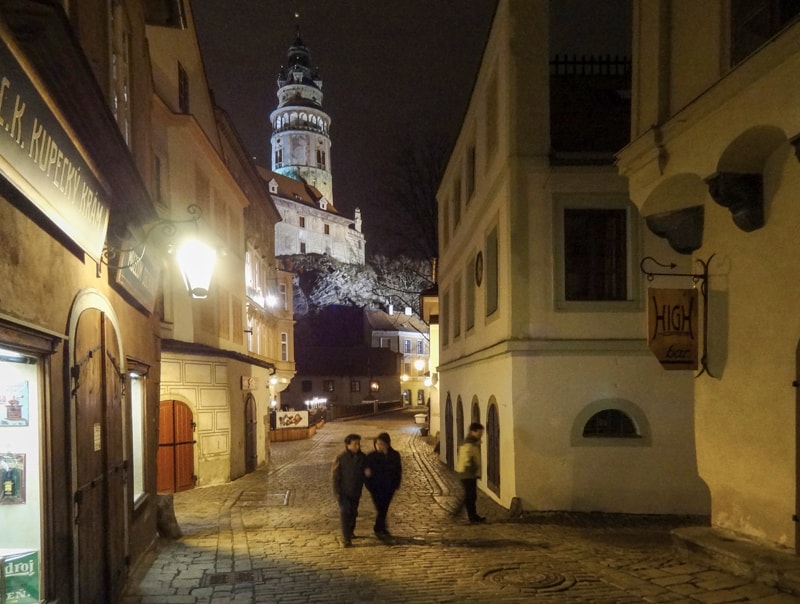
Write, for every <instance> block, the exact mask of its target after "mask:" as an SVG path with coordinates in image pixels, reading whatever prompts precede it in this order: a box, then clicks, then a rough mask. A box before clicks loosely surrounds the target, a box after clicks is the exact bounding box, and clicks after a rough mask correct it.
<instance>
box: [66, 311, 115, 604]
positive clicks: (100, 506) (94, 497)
mask: <svg viewBox="0 0 800 604" xmlns="http://www.w3.org/2000/svg"><path fill="white" fill-rule="evenodd" d="M119 351H120V347H119V342H118V340H117V336H116V332H115V330H114V326H113V325H112V323H111V321H110V320H109V319H108V317H107V316H106V315H105V314H104V313H103V312H101V311H99V310H97V309H89V310H86V311H84V312H83V313H81V315H80V317H79V319H78V323H77V327H76V331H75V346H74V358H73V359H72V361H73V363H72V377H73V378H74V382H73V384H74V391H73V396H74V399H73V400H74V415H75V417H74V424H73V426H74V427H73V431H74V435H75V440H74V447H73V453H72V454H73V468H74V471H75V475H74V482H73V484H74V491H73V495H72V500H73V521H74V530H73V551H74V559H73V564H74V566H73V576H74V577H75V581H76V586H75V592H76V594H77V599H78V601H80V602H114V601H117V600H118V598H119V597H120V595H121V593H122V588H123V586H124V583H125V577H126V574H127V568H126V561H125V559H126V553H127V543H126V535H127V517H128V514H127V495H126V493H127V491H126V482H127V481H126V471H125V470H126V468H125V456H124V442H125V440H124V435H123V427H124V425H125V424H124V422H123V404H122V395H123V381H122V380H123V375H122V363H121V360H120V355H119Z"/></svg>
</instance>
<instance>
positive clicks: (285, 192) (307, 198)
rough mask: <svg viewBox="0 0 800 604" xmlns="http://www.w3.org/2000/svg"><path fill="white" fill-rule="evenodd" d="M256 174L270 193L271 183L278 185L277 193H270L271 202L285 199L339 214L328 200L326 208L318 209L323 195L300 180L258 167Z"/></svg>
mask: <svg viewBox="0 0 800 604" xmlns="http://www.w3.org/2000/svg"><path fill="white" fill-rule="evenodd" d="M258 172H259V174H260V175H261V177H262V178H263V179H264V180H265V181H266V186H267V191H271V188H270V186H269V183H270V182H271V181H273V180H274V181H275V183H276V184H277V185H278V191H277V193H270V196H271V197H272V199H273V201H275V200H276V198H281V199H287V200H289V201H293V202H294V203H299V204H301V205H305V206H308V207H311V208H314V209H317V210H320V211H321V212H328V213H330V214H339V210H337V209H336V208H335V207H334V205H333V203H332V202H331V201H330V200H327V202H328V203H327V207H326V208H325V209H324V210H323V209H322V208H320V207H319V200H320V199H322V197H323V195H322V193H320V191H319V189H317V188H316V187H313V186H311V185H310V184H308V183H306V182H304V181H302V180H298V179H296V178H292V177H290V176H286V175H285V174H280V173H278V172H273V171H272V170H268V169H267V168H263V167H259V168H258Z"/></svg>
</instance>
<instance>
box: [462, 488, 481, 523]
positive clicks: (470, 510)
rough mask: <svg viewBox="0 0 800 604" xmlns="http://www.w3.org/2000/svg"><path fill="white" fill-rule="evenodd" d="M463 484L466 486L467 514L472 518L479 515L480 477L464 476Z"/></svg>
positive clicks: (465, 501)
mask: <svg viewBox="0 0 800 604" xmlns="http://www.w3.org/2000/svg"><path fill="white" fill-rule="evenodd" d="M461 485H462V486H463V487H464V507H465V508H467V516H468V517H469V519H470V520H475V519H476V518H477V517H478V510H477V507H476V504H477V502H478V479H477V478H462V479H461Z"/></svg>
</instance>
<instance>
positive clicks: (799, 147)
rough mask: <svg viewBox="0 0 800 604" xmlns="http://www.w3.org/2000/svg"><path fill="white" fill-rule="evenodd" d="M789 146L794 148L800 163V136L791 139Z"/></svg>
mask: <svg viewBox="0 0 800 604" xmlns="http://www.w3.org/2000/svg"><path fill="white" fill-rule="evenodd" d="M789 144H790V145H791V146H792V147H794V156H795V158H796V159H797V161H800V134H796V135H794V136H793V137H792V138H790V139H789Z"/></svg>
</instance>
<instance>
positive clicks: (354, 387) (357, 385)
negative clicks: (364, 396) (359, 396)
mask: <svg viewBox="0 0 800 604" xmlns="http://www.w3.org/2000/svg"><path fill="white" fill-rule="evenodd" d="M350 392H361V382H360V381H359V380H350Z"/></svg>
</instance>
